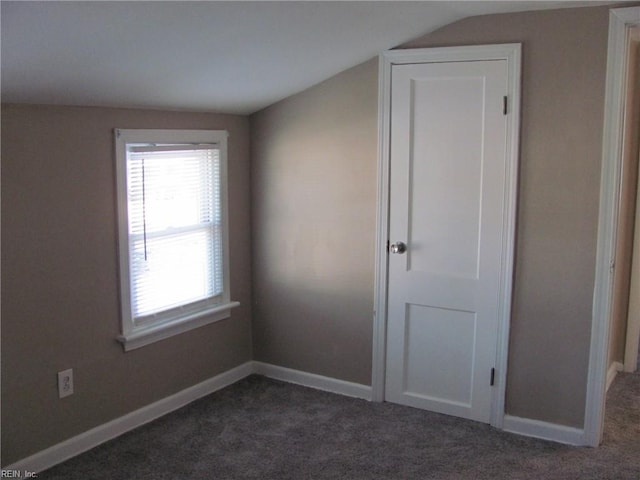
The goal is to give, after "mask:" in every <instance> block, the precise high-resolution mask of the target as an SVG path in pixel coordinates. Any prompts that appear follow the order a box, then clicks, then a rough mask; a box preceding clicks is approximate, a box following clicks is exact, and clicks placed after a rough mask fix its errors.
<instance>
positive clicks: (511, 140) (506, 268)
mask: <svg viewBox="0 0 640 480" xmlns="http://www.w3.org/2000/svg"><path fill="white" fill-rule="evenodd" d="M478 60H506V62H507V72H508V73H507V94H508V96H509V100H510V102H509V108H510V110H509V115H508V117H507V138H506V141H507V145H506V152H507V170H506V177H505V178H506V180H505V182H506V184H505V199H504V205H505V211H504V214H503V222H504V225H505V229H504V236H503V238H502V244H503V257H502V259H501V260H502V265H501V282H502V283H501V285H500V302H501V306H500V319H499V327H498V339H497V352H496V377H495V382H496V383H495V388H494V397H493V401H492V411H491V424H492V425H493V426H495V427H498V428H501V427H502V422H503V417H504V409H505V405H504V403H505V392H506V379H507V352H508V347H509V324H510V317H511V297H512V288H513V284H512V282H513V281H512V277H513V275H512V272H513V259H514V249H515V224H516V198H517V180H518V154H519V133H520V83H521V82H520V75H521V73H520V69H521V45H520V44H519V43H511V44H499V45H475V46H463V47H442V48H419V49H404V50H402V49H400V50H391V51H388V52H385V53H383V54H382V55H381V56H380V58H379V62H380V63H379V76H380V77H379V89H378V95H379V97H378V102H379V104H378V105H379V107H378V108H379V118H378V199H377V234H376V259H375V275H376V278H375V292H374V304H375V312H374V321H373V365H372V399H373V400H374V401H382V400H384V391H385V363H386V337H387V292H388V289H387V288H388V285H387V282H388V252H387V242H388V237H389V235H388V234H389V194H390V192H389V167H390V122H391V95H390V88H391V70H392V68H393V66H394V65H402V64H410V63H430V62H452V61H457V62H459V61H478Z"/></svg>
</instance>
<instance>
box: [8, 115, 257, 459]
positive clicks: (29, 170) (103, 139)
mask: <svg viewBox="0 0 640 480" xmlns="http://www.w3.org/2000/svg"><path fill="white" fill-rule="evenodd" d="M115 127H118V128H164V129H171V128H181V129H227V130H229V132H230V134H231V136H230V138H229V183H230V188H229V192H230V221H231V226H230V236H231V252H230V253H231V260H230V261H231V289H232V297H233V299H234V300H239V301H240V302H242V306H241V307H239V308H237V309H235V310H233V312H232V318H231V319H229V320H225V321H222V322H218V323H215V324H212V325H208V326H205V327H202V328H198V329H196V330H193V331H191V332H187V333H184V334H182V335H178V336H176V337H173V338H171V339H168V340H164V341H161V342H158V343H155V344H153V345H150V346H147V347H143V348H140V349H138V350H134V351H131V352H128V353H124V352H123V350H122V346H121V345H120V344H118V343H117V342H116V340H115V338H116V336H117V335H118V333H119V328H120V326H119V304H118V290H117V285H118V281H117V274H118V272H117V256H116V252H117V250H116V248H117V247H116V218H115V214H116V213H115V212H116V210H115V209H116V201H115V178H114V157H113V146H112V145H113V133H112V131H113V128H115ZM249 231H250V225H249V124H248V120H247V119H246V118H243V117H237V116H227V115H214V114H191V113H176V112H172V113H169V112H157V111H139V110H123V109H105V108H67V107H38V106H15V105H6V106H3V108H2V464H3V465H8V464H10V463H12V462H15V461H17V460H19V459H22V458H24V457H26V456H28V455H30V454H33V453H35V452H37V451H40V450H42V449H44V448H46V447H49V446H51V445H53V444H56V443H58V442H61V441H63V440H65V439H67V438H69V437H72V436H74V435H77V434H79V433H82V432H84V431H86V430H88V429H90V428H92V427H95V426H97V425H100V424H103V423H105V422H108V421H109V420H112V419H114V418H116V417H119V416H121V415H124V414H126V413H128V412H131V411H133V410H135V409H137V408H140V407H143V406H145V405H147V404H149V403H152V402H154V401H157V400H160V399H162V398H164V397H167V396H169V395H171V394H173V393H175V392H178V391H180V390H182V389H184V388H187V387H189V386H191V385H194V384H196V383H199V382H201V381H203V380H205V379H208V378H210V377H212V376H214V375H216V374H218V373H220V372H223V371H226V370H228V369H230V368H232V367H235V366H237V365H239V364H241V363H243V362H245V361H248V360H250V358H251V348H252V347H251V333H250V318H251V307H250V301H251V291H250V281H251V278H250V261H249V256H250V251H249V248H250V238H249ZM66 368H73V370H74V377H75V394H74V395H72V396H70V397H67V398H64V399H58V394H57V386H56V372H58V371H59V370H63V369H66Z"/></svg>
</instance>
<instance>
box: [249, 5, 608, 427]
mask: <svg viewBox="0 0 640 480" xmlns="http://www.w3.org/2000/svg"><path fill="white" fill-rule="evenodd" d="M607 31H608V9H607V8H606V7H596V8H586V9H571V10H555V11H547V12H527V13H518V14H506V15H491V16H482V17H475V18H470V19H466V20H463V21H460V22H457V23H454V24H451V25H449V26H447V27H444V28H443V29H441V30H439V31H437V32H434V33H432V34H430V35H427V36H425V37H422V38H420V39H417V40H415V41H412V42H410V43H409V44H407V45H405V46H404V47H428V46H447V45H465V44H485V43H507V42H522V44H523V65H522V73H523V82H522V89H523V90H522V135H521V159H520V170H521V174H520V184H519V196H518V199H519V210H518V229H517V236H518V238H517V247H516V265H515V286H514V304H513V319H512V325H511V340H510V355H509V372H508V385H507V412H508V413H509V414H512V415H516V416H520V417H525V418H532V419H538V420H543V421H549V422H554V423H560V424H564V425H570V426H576V427H581V426H582V424H583V419H584V405H585V395H586V382H587V368H588V358H589V342H590V334H591V308H592V299H593V285H594V272H595V252H596V230H597V219H598V192H599V181H600V162H601V151H602V149H601V136H602V124H603V106H604V80H605V67H606V48H607ZM376 82H377V70H376V68H375V64H374V62H368V63H366V64H363V65H360V66H359V67H357V68H355V69H352V70H349V71H347V72H344V73H342V74H340V75H338V76H336V77H334V78H332V79H330V80H328V81H326V82H324V83H322V84H320V85H318V86H316V87H314V88H312V89H310V90H307V91H305V92H303V93H301V94H299V95H297V96H294V97H290V98H288V99H286V100H285V101H283V102H280V103H278V104H276V105H274V106H272V107H270V108H268V109H266V110H264V111H262V112H260V113H258V114H257V115H255V116H253V117H252V135H253V147H252V148H253V154H252V172H253V180H252V185H253V197H252V198H253V210H252V215H253V228H254V232H256V234H255V235H254V239H253V246H254V292H255V296H254V300H255V305H254V326H255V330H254V354H255V356H256V358H257V359H258V360H264V361H269V362H273V363H276V364H279V365H283V366H286V367H292V368H299V369H302V370H306V371H310V372H313V373H320V374H323V375H329V376H333V377H336V378H340V379H344V380H351V381H357V382H361V383H366V384H370V381H371V380H370V377H369V372H370V368H371V359H370V347H369V344H370V339H371V334H372V320H371V318H372V316H371V311H372V309H373V301H372V298H373V296H372V291H373V290H372V289H373V250H372V246H373V241H374V234H375V233H374V230H375V223H374V222H375V220H374V215H375V208H376V196H375V189H374V182H375V172H376V125H375V121H376V116H377V108H376V105H377V99H376V95H375V84H376ZM325 148H328V149H330V152H329V154H328V155H323V154H322V150H323V149H325ZM356 194H357V195H356ZM345 246H346V247H348V248H347V250H346V253H345V250H344V248H345Z"/></svg>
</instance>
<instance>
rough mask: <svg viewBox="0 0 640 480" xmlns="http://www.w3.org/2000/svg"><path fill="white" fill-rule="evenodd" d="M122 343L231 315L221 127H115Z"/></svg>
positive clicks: (141, 341)
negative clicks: (127, 128)
mask: <svg viewBox="0 0 640 480" xmlns="http://www.w3.org/2000/svg"><path fill="white" fill-rule="evenodd" d="M115 142H116V174H117V183H118V214H119V215H118V222H119V223H118V227H119V253H120V293H121V305H122V335H121V336H120V337H118V340H119V341H120V342H121V343H122V344H123V345H124V348H125V350H131V349H134V348H138V347H141V346H143V345H147V344H149V343H152V342H155V341H158V340H161V339H163V338H167V337H169V336H172V335H175V334H178V333H182V332H185V331H187V330H191V329H193V328H196V327H199V326H202V325H205V324H207V323H211V322H214V321H217V320H222V319H224V318H228V317H229V316H230V314H229V311H230V309H231V308H233V307H235V306H237V305H239V304H238V302H231V301H230V295H229V272H228V263H229V262H228V254H227V208H226V187H227V185H226V152H227V148H226V142H227V132H225V131H204V130H203V131H201V130H116V131H115Z"/></svg>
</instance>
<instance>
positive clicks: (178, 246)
mask: <svg viewBox="0 0 640 480" xmlns="http://www.w3.org/2000/svg"><path fill="white" fill-rule="evenodd" d="M212 236H213V232H212V231H211V229H203V230H199V231H195V232H190V233H186V234H181V235H171V236H167V237H159V238H153V239H147V242H146V259H145V242H144V240H143V239H142V238H140V239H137V240H134V241H133V242H132V245H131V252H132V259H131V270H132V282H133V285H132V287H133V292H132V293H133V298H132V300H133V314H134V316H135V317H139V316H142V315H148V314H151V313H154V312H158V311H162V310H166V309H168V308H171V307H176V306H179V305H183V304H187V303H191V302H195V301H198V300H203V299H205V298H208V297H212V296H215V295H217V294H219V293H221V290H222V289H221V284H220V283H218V284H217V285H215V284H214V281H213V279H214V278H215V277H216V275H214V273H213V272H212V256H213V255H212V254H213V252H212V244H213V243H214V242H212ZM215 283H217V282H215Z"/></svg>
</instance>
